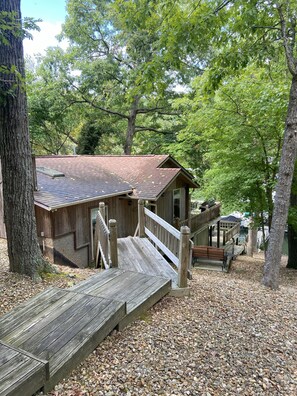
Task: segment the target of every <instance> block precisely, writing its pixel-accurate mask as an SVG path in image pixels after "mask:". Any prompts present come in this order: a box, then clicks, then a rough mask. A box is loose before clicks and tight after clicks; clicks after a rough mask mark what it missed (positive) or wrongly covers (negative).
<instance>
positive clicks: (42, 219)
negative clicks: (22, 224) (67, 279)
mask: <svg viewBox="0 0 297 396" xmlns="http://www.w3.org/2000/svg"><path fill="white" fill-rule="evenodd" d="M36 175H37V191H36V192H35V194H34V197H35V212H36V221H37V232H38V236H39V238H40V245H41V247H42V249H43V251H44V254H45V255H46V256H47V257H48V258H49V259H50V260H51V261H53V262H55V263H64V264H69V265H75V266H79V267H86V266H88V265H89V263H91V262H92V261H93V260H94V257H93V230H94V222H95V218H96V214H97V211H98V207H99V202H104V203H105V205H106V214H107V218H108V219H111V218H114V219H116V220H117V224H118V236H119V237H125V236H128V235H134V233H135V230H136V227H137V223H138V216H137V213H138V210H137V207H138V205H137V203H138V200H139V199H144V200H145V202H146V205H147V206H148V207H149V208H150V209H151V210H153V211H154V212H155V213H157V214H158V215H159V216H160V217H162V218H163V219H165V220H166V221H167V222H169V223H170V224H174V221H175V218H179V219H180V220H185V219H186V218H187V217H188V213H189V210H190V195H189V191H190V189H192V188H197V184H196V183H195V182H194V180H193V176H192V175H191V174H190V173H189V172H188V171H187V170H186V169H184V168H183V167H182V166H181V165H180V164H179V163H178V162H176V161H175V160H174V159H173V158H171V157H170V156H168V155H146V156H43V157H36ZM2 237H3V235H2Z"/></svg>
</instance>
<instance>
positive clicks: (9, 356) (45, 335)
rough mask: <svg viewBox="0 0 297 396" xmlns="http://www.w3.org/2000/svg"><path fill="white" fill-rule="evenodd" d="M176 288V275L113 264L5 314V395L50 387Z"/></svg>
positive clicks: (0, 379)
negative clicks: (152, 273)
mask: <svg viewBox="0 0 297 396" xmlns="http://www.w3.org/2000/svg"><path fill="white" fill-rule="evenodd" d="M170 289H171V281H170V279H168V278H167V279H166V278H161V277H152V276H149V275H146V274H142V273H135V272H130V271H124V270H121V269H109V270H105V271H103V272H100V273H99V274H97V275H95V276H93V277H91V278H89V279H87V280H86V281H84V282H82V283H81V284H78V285H77V286H75V287H73V288H72V289H67V290H65V289H58V288H50V289H47V290H46V291H44V292H42V293H40V294H38V295H37V296H35V297H33V298H31V299H30V300H29V301H27V302H25V303H23V304H21V305H20V306H18V307H16V308H15V309H14V310H12V311H11V312H9V313H7V314H5V315H4V316H2V317H1V318H0V340H1V344H0V352H1V354H0V384H1V386H0V396H4V395H13V396H14V395H18V394H22V396H31V395H32V394H33V393H34V392H36V391H38V390H39V389H40V388H44V390H45V392H48V391H49V390H51V389H52V388H53V386H54V385H55V384H56V383H57V382H58V381H60V380H61V379H62V378H64V377H65V376H66V375H67V374H68V373H69V372H70V371H71V370H72V369H74V368H75V367H77V365H78V364H79V363H80V362H81V361H82V360H83V359H84V358H85V357H86V356H88V355H89V354H90V353H91V352H92V351H93V350H94V349H95V348H96V347H97V345H98V344H99V343H100V342H101V341H102V340H103V339H104V338H105V337H106V336H107V335H108V334H109V333H110V332H111V331H112V330H113V329H114V328H116V327H118V328H122V327H124V326H125V325H127V324H128V323H129V322H131V321H132V320H133V319H135V318H136V317H137V316H138V315H140V314H141V313H142V312H143V311H145V310H147V309H148V308H149V307H151V306H152V305H153V304H155V303H156V302H157V301H158V300H160V299H161V298H162V297H163V296H164V295H166V294H167V293H168V292H169V290H170Z"/></svg>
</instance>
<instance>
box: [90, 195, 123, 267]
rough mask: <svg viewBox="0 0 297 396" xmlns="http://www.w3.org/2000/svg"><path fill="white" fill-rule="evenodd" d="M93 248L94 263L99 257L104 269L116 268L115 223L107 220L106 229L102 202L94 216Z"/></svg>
mask: <svg viewBox="0 0 297 396" xmlns="http://www.w3.org/2000/svg"><path fill="white" fill-rule="evenodd" d="M94 247H95V249H96V263H98V260H99V257H101V259H102V263H103V265H104V267H105V268H110V266H112V267H117V266H118V252H117V226H116V221H115V220H113V219H111V220H109V228H108V226H107V224H106V222H105V205H104V203H103V202H100V204H99V210H98V213H97V216H96V227H95V243H94Z"/></svg>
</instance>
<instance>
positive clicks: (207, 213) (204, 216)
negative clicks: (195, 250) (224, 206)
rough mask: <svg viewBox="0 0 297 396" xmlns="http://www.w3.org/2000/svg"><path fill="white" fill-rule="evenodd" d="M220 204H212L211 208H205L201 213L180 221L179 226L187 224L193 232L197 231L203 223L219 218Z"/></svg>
mask: <svg viewBox="0 0 297 396" xmlns="http://www.w3.org/2000/svg"><path fill="white" fill-rule="evenodd" d="M220 208H221V205H220V204H216V205H214V206H211V207H210V208H208V209H206V210H204V211H203V212H201V213H198V214H195V215H192V216H191V219H190V221H189V219H186V220H183V221H179V224H178V226H179V227H181V226H183V225H187V226H188V227H190V228H191V233H192V234H193V233H195V232H196V231H198V230H199V228H201V227H202V226H203V225H205V224H207V223H209V222H210V221H211V220H214V219H217V218H218V217H220Z"/></svg>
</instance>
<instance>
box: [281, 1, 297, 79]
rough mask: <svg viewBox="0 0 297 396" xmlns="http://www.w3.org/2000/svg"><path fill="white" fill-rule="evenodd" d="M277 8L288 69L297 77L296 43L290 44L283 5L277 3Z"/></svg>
mask: <svg viewBox="0 0 297 396" xmlns="http://www.w3.org/2000/svg"><path fill="white" fill-rule="evenodd" d="M276 8H277V11H278V15H279V19H280V24H281V33H282V39H283V45H284V48H285V54H286V59H287V64H288V68H289V70H290V73H291V74H292V76H296V75H297V67H296V64H295V61H294V54H293V48H294V44H295V43H294V42H293V43H292V44H291V45H290V43H289V37H288V35H287V23H286V20H285V16H284V14H283V10H282V5H280V4H279V3H276ZM294 34H295V32H294ZM293 37H294V35H293ZM292 45H293V46H292Z"/></svg>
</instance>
